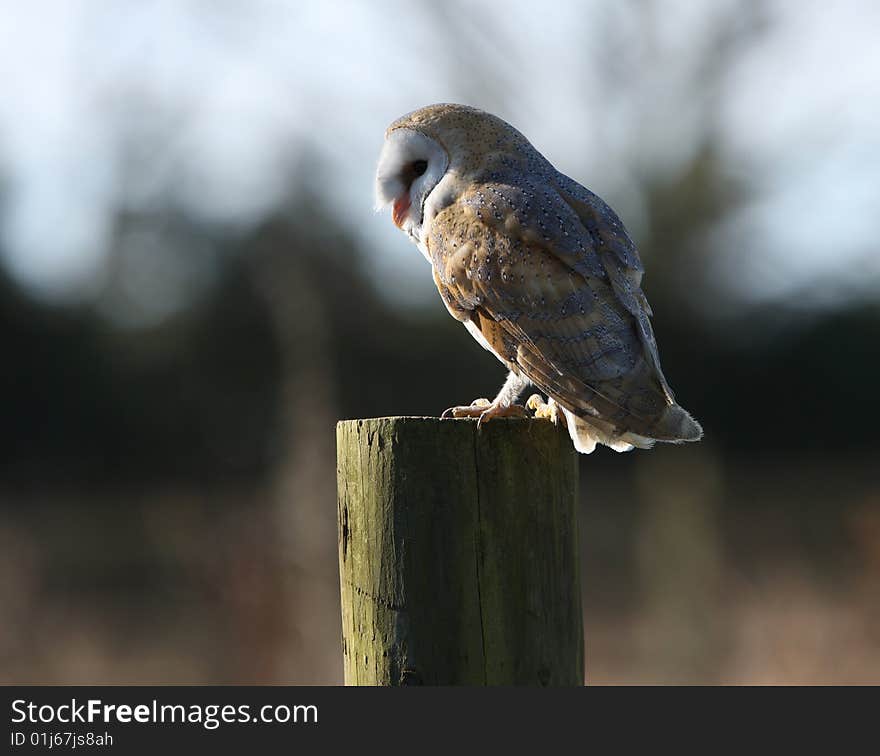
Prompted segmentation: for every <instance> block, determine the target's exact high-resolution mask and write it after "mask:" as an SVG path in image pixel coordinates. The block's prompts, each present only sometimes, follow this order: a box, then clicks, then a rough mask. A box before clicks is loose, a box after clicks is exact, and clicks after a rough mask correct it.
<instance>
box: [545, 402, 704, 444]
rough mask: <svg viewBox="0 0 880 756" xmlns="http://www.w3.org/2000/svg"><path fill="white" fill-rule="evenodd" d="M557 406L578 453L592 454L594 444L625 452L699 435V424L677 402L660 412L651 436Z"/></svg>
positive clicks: (693, 439) (688, 439) (694, 438)
mask: <svg viewBox="0 0 880 756" xmlns="http://www.w3.org/2000/svg"><path fill="white" fill-rule="evenodd" d="M561 409H562V412H563V413H564V415H565V424H566V427H567V428H568V434H569V435H570V436H571V440H572V443H573V444H574V448H575V449H577V451H579V452H580V453H581V454H590V453H592V452H593V450H594V449H595V448H596V444H604V445H605V446H608V447H610V448H612V449H614V451H617V452H625V451H631V450H632V449H634V448H635V449H650V448H651V447H652V446H654V444H655V443H656V442H657V441H663V442H666V443H683V442H685V441H698V440H699V439H700V438H701V437H702V435H703V429H702V428H701V427H700V424H699V423H698V422H697V421H696V420H694V419H693V418H692V417H691V416H690V414H689V413H688V412H687V410H685V409H684V408H683V407H680V406H679V405H677V404H671V405H669V406H668V407H667V408H666V409H665V410H664V411H663V414H662V415H661V416H660V419H659V420H658V421H657V423H656V424H655V425H654V427H653V428H652V435H651V436H643V435H641V434H639V433H633V432H632V431H627V432H625V433H615V432H614V431H613V430H612V428H611V427H610V426H608V427H605V426H606V423H604V422H602V421H600V420H599V419H598V418H591V421H587V420H584V418H582V417H579V416H578V415H575V414H574V413H573V412H571V411H570V410H568V409H566V408H565V407H562V408H561Z"/></svg>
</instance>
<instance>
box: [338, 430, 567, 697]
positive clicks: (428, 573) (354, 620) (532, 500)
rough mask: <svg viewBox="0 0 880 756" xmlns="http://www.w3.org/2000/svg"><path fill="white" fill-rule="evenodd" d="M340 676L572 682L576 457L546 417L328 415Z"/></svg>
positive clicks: (360, 681) (392, 680)
mask: <svg viewBox="0 0 880 756" xmlns="http://www.w3.org/2000/svg"><path fill="white" fill-rule="evenodd" d="M336 442H337V447H336V449H337V483H338V500H339V509H338V516H339V572H340V581H341V586H342V642H343V653H344V657H345V659H344V661H345V682H346V684H348V685H413V684H415V685H581V684H582V683H583V670H584V663H583V658H584V657H583V619H582V615H581V596H580V579H579V567H578V563H579V559H578V527H577V507H576V500H577V462H576V459H575V456H576V455H575V452H574V451H573V449H572V447H571V442H570V441H569V439H568V435H567V434H566V433H565V432H564V431H563V430H562V429H561V428H555V427H554V426H553V425H552V424H551V423H549V422H547V421H546V420H497V419H496V420H493V421H492V422H490V423H487V424H485V425H484V426H483V427H482V428H481V429H480V430H479V431H477V424H476V421H473V420H439V419H437V418H419V417H391V418H378V419H372V420H348V421H343V422H340V423H339V424H338V425H337V427H336Z"/></svg>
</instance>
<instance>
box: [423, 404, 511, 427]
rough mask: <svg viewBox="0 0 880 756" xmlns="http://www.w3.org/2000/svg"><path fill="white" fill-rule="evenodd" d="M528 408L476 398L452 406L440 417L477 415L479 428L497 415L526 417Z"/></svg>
mask: <svg viewBox="0 0 880 756" xmlns="http://www.w3.org/2000/svg"><path fill="white" fill-rule="evenodd" d="M526 416H527V415H526V408H525V407H523V406H522V405H520V404H502V403H501V402H490V401H489V400H488V399H475V400H474V401H473V402H472V403H471V404H469V405H466V406H463V407H450V408H449V409H448V410H446V411H445V412H444V413H443V414H442V415H441V416H440V417H441V418H443V419H448V418H450V417H476V418H478V419H477V430H479V429H480V427H481V426H482V425H483V423H488V422H489V421H490V420H492V419H493V418H496V417H526Z"/></svg>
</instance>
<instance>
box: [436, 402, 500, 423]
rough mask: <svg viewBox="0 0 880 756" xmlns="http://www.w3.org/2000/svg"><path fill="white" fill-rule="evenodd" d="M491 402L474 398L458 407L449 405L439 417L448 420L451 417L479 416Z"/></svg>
mask: <svg viewBox="0 0 880 756" xmlns="http://www.w3.org/2000/svg"><path fill="white" fill-rule="evenodd" d="M491 404H492V402H490V401H489V400H488V399H474V401H472V402H471V403H470V404H465V405H462V406H460V407H450V408H449V409H448V410H445V411H444V412H443V414H442V415H440V419H441V420H448V419H449V418H451V417H479V416H480V415H481V414H483V412H485V411H486V407H488V406H490V405H491Z"/></svg>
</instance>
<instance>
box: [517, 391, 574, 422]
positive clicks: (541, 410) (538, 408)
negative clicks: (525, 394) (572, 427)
mask: <svg viewBox="0 0 880 756" xmlns="http://www.w3.org/2000/svg"><path fill="white" fill-rule="evenodd" d="M526 407H528V408H529V409H530V410H533V411H534V413H535V417H536V418H539V419H543V420H549V421H550V422H551V423H553V425H559V422H560V421H562V425H563V426H564V425H565V415H563V414H562V413H560V412H559V405H558V404H557V403H556V402H555V401H553V398H552V397H551V398H549V399H548V400H547V401H546V402H545V401H544V399H543V398H542V397H541V395H540V394H532V395H531V396H530V397H529V400H528V401H527V402H526Z"/></svg>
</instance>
